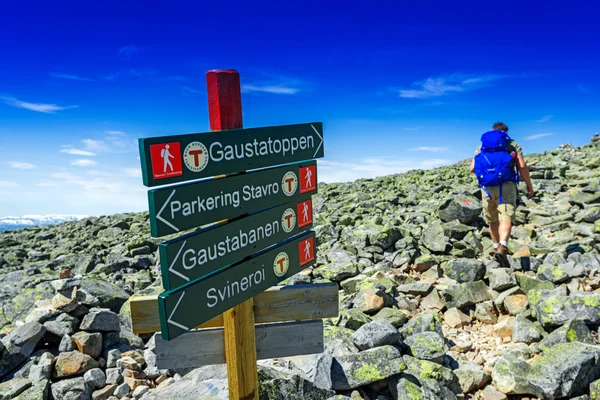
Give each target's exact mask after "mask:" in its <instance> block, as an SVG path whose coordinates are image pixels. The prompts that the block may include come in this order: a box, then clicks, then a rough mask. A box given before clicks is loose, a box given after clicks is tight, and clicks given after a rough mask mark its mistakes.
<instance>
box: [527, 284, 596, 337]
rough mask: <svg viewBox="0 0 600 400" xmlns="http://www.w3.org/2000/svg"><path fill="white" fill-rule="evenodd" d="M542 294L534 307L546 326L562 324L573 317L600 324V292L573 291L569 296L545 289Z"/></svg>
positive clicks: (588, 322) (587, 322)
mask: <svg viewBox="0 0 600 400" xmlns="http://www.w3.org/2000/svg"><path fill="white" fill-rule="evenodd" d="M540 294H541V297H540V299H539V301H537V302H536V304H535V306H534V305H533V304H532V307H534V308H535V315H536V317H537V319H538V320H539V321H540V322H541V323H542V325H543V326H544V327H545V328H546V327H552V326H561V325H564V324H566V323H567V322H568V321H569V320H572V319H580V320H582V321H583V322H585V323H586V324H593V325H597V324H600V294H597V293H588V292H573V293H571V294H570V295H568V296H567V295H564V294H555V293H554V292H552V291H545V290H542V291H540ZM534 297H535V296H534ZM535 300H537V298H535Z"/></svg>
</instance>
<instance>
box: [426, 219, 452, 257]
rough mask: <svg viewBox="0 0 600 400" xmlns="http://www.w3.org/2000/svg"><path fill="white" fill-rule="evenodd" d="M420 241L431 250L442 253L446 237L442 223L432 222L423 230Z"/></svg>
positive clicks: (444, 248)
mask: <svg viewBox="0 0 600 400" xmlns="http://www.w3.org/2000/svg"><path fill="white" fill-rule="evenodd" d="M421 241H422V242H423V245H425V247H427V248H428V249H429V250H431V251H432V252H434V253H443V252H444V251H445V250H446V245H447V243H448V238H447V237H446V235H445V234H444V228H443V227H442V224H440V223H433V224H431V225H428V226H427V227H426V228H425V230H423V236H422V237H421Z"/></svg>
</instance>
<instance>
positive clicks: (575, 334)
mask: <svg viewBox="0 0 600 400" xmlns="http://www.w3.org/2000/svg"><path fill="white" fill-rule="evenodd" d="M569 342H581V343H587V344H596V341H595V340H594V337H593V336H592V333H591V332H590V330H589V328H588V327H587V325H586V324H585V323H584V322H583V321H581V320H579V319H572V320H570V321H568V322H567V323H566V324H564V325H563V326H561V327H560V328H558V329H556V330H554V331H553V332H552V333H550V334H549V335H548V336H547V337H546V338H545V339H544V340H542V341H541V342H540V345H539V348H540V350H542V351H544V352H547V351H548V350H550V349H551V348H552V347H554V346H555V345H557V344H559V343H569Z"/></svg>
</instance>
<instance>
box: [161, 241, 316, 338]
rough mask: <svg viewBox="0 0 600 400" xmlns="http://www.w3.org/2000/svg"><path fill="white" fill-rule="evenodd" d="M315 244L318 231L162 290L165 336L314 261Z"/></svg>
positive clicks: (182, 330) (173, 335) (178, 332)
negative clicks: (207, 274)
mask: <svg viewBox="0 0 600 400" xmlns="http://www.w3.org/2000/svg"><path fill="white" fill-rule="evenodd" d="M315 245H316V239H315V234H314V232H313V231H309V232H306V233H304V234H300V236H299V237H296V238H293V239H291V240H288V241H286V242H284V243H282V244H280V245H278V246H275V247H270V248H268V249H266V250H263V251H261V252H260V253H257V254H255V255H253V256H252V258H251V259H249V260H246V261H242V262H240V263H237V264H234V265H232V266H230V267H229V268H227V269H225V270H223V271H218V272H216V273H214V274H213V275H209V276H207V277H205V278H202V279H198V280H196V281H193V282H190V283H188V284H186V285H184V286H182V287H180V288H177V289H175V290H171V291H167V292H164V293H162V294H161V295H159V297H158V308H159V314H160V327H161V334H162V337H163V339H164V340H171V339H174V338H176V337H177V336H180V335H182V334H184V333H186V332H188V331H189V330H191V329H193V328H194V327H196V326H198V325H200V324H201V323H203V322H206V321H208V320H210V319H211V318H214V317H216V316H217V315H219V314H222V313H223V312H225V311H227V310H228V309H230V308H231V307H234V306H236V305H238V304H240V303H242V302H244V301H246V300H248V299H250V298H252V297H254V296H256V295H257V294H258V293H261V292H263V291H265V290H267V289H268V288H270V287H271V286H274V285H276V284H277V283H278V282H281V281H283V280H285V279H287V278H289V277H291V276H292V275H295V274H297V273H298V272H300V271H301V270H303V269H304V268H306V267H308V266H310V265H312V264H314V262H315V260H316V249H315Z"/></svg>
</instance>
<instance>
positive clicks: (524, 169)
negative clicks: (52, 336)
mask: <svg viewBox="0 0 600 400" xmlns="http://www.w3.org/2000/svg"><path fill="white" fill-rule="evenodd" d="M517 167H519V173H520V174H521V176H522V177H523V181H525V185H527V197H531V196H533V186H532V185H531V178H530V177H529V167H528V166H527V164H526V163H525V159H524V158H523V154H517Z"/></svg>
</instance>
